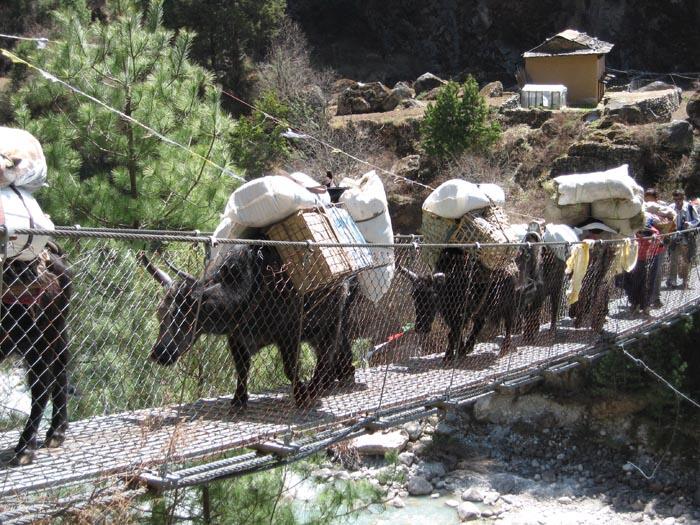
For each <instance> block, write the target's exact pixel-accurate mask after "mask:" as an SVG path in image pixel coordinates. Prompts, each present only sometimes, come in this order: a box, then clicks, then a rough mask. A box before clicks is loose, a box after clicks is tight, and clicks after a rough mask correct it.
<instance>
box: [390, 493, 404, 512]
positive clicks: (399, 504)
mask: <svg viewBox="0 0 700 525" xmlns="http://www.w3.org/2000/svg"><path fill="white" fill-rule="evenodd" d="M389 504H390V505H391V506H392V507H396V508H397V509H402V508H404V507H405V506H406V503H404V501H403V500H402V499H401V498H400V497H398V496H396V497H394V498H393V499H392V500H391V501H390V502H389Z"/></svg>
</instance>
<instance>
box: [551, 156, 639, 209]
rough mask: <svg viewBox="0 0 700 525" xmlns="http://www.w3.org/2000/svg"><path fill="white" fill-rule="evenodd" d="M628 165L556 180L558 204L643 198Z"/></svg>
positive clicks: (556, 178)
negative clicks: (630, 174)
mask: <svg viewBox="0 0 700 525" xmlns="http://www.w3.org/2000/svg"><path fill="white" fill-rule="evenodd" d="M628 171H629V170H628V166H627V164H623V165H622V166H618V167H617V168H614V169H611V170H607V171H601V172H596V173H582V174H576V175H561V176H559V177H555V178H554V184H555V188H556V190H557V204H559V205H568V204H579V203H585V202H589V203H590V202H595V201H600V200H606V199H628V200H633V199H634V198H635V197H641V196H642V195H643V194H644V190H643V189H642V187H641V186H639V184H637V183H636V182H635V181H634V179H633V178H632V177H630V176H629V173H628Z"/></svg>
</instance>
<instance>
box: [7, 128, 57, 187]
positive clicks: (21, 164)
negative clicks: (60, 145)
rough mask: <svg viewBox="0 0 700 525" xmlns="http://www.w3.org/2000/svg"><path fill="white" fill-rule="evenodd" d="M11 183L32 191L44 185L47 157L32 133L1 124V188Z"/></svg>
mask: <svg viewBox="0 0 700 525" xmlns="http://www.w3.org/2000/svg"><path fill="white" fill-rule="evenodd" d="M10 184H14V185H15V186H16V187H17V188H23V189H25V190H27V191H30V192H32V191H36V190H38V189H39V188H41V187H42V186H44V185H45V184H46V159H45V158H44V152H43V150H42V149H41V144H39V141H38V140H37V139H36V138H34V136H33V135H32V134H31V133H29V132H28V131H24V130H23V129H16V128H6V127H2V126H0V188H6V187H7V186H9V185H10Z"/></svg>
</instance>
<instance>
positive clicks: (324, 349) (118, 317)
mask: <svg viewBox="0 0 700 525" xmlns="http://www.w3.org/2000/svg"><path fill="white" fill-rule="evenodd" d="M29 232H30V231H29V230H27V232H25V233H29ZM691 235H694V234H677V235H675V236H672V237H668V239H669V241H670V242H665V243H658V245H657V248H656V249H655V250H651V251H649V250H646V251H645V252H644V256H643V258H640V259H639V260H638V262H637V265H636V266H635V267H634V269H632V270H631V271H629V272H624V271H623V270H622V268H623V267H624V265H625V261H626V260H629V259H630V258H633V257H634V256H633V253H632V252H635V250H636V246H635V243H633V242H630V241H598V242H590V243H588V242H587V243H579V244H542V243H530V244H504V245H498V246H493V245H454V244H453V245H427V244H422V243H421V242H420V239H419V238H415V237H401V238H397V240H396V243H395V244H393V245H376V244H375V245H357V244H352V243H346V244H337V243H336V244H331V243H321V244H319V243H311V242H296V243H294V242H284V241H279V242H275V241H271V240H240V241H233V240H232V241H224V242H220V243H218V244H213V243H212V240H211V238H209V237H207V236H203V235H201V234H199V233H197V232H186V233H175V232H171V233H168V232H147V233H141V232H135V231H101V230H88V231H86V230H82V231H81V230H69V229H63V230H59V231H57V232H55V233H54V234H53V237H54V239H56V245H50V246H49V247H47V249H46V250H45V251H43V252H42V253H41V254H38V257H37V258H36V259H34V260H32V261H5V264H4V266H3V279H2V356H3V357H8V359H4V361H3V362H2V364H0V367H1V368H0V388H2V391H0V396H1V399H0V425H1V428H0V430H1V431H2V432H1V433H0V441H1V444H0V450H1V451H2V465H1V466H0V515H2V517H3V519H4V521H10V520H11V519H20V517H21V516H32V515H33V516H41V515H42V513H46V512H48V511H49V510H48V509H52V510H51V512H55V510H56V509H60V508H65V509H76V508H79V507H81V506H83V507H84V505H85V501H86V500H90V501H92V502H93V503H95V504H99V503H100V502H101V501H105V502H110V504H112V503H114V502H116V503H114V504H115V505H116V504H118V503H119V501H121V500H120V497H121V496H120V494H121V491H120V487H125V486H130V487H131V488H134V487H136V486H139V482H143V483H148V484H150V485H151V486H155V487H158V488H165V489H168V488H174V487H177V486H188V485H197V484H199V483H201V482H206V481H211V480H214V479H218V478H220V477H225V476H226V475H230V473H231V472H233V471H235V469H237V468H238V469H239V470H243V469H244V467H242V466H241V465H243V463H245V462H247V463H246V464H247V465H248V467H246V468H249V467H250V465H253V467H251V468H252V469H253V470H254V469H255V461H258V460H256V457H258V458H259V457H260V456H255V455H254V454H242V452H241V450H242V449H244V448H246V447H253V448H256V447H257V448H258V449H259V450H262V451H265V452H267V453H272V452H274V453H275V454H277V455H278V456H285V455H291V456H293V455H294V454H304V453H311V452H313V451H314V450H316V449H318V448H319V446H318V444H319V443H320V444H321V446H323V445H324V443H325V444H327V443H331V442H334V441H337V440H338V439H339V436H340V437H347V436H350V435H352V434H353V433H356V432H359V431H360V430H362V429H363V428H366V427H367V426H370V424H371V423H375V424H376V423H377V422H378V421H380V420H382V419H389V420H391V418H392V417H397V418H398V417H404V416H405V417H408V418H410V417H411V413H412V412H411V411H412V410H414V411H415V413H420V411H421V410H424V407H426V406H431V404H432V405H433V406H434V404H435V403H439V402H443V403H444V402H449V401H450V400H459V399H462V398H464V397H466V396H470V395H474V394H475V393H477V392H479V391H485V390H488V389H492V388H493V386H494V385H495V384H497V383H502V382H503V381H507V380H514V379H516V378H517V377H518V376H521V375H523V374H526V373H530V372H531V371H532V370H533V369H535V370H542V369H544V368H547V367H551V366H554V365H557V364H559V363H563V362H566V361H567V360H571V359H572V358H573V357H574V356H577V355H580V354H583V353H586V352H589V351H591V349H592V348H594V347H596V345H598V347H599V346H600V345H601V344H606V343H609V342H611V341H613V340H614V339H616V338H618V339H619V338H621V337H624V336H626V335H628V334H632V333H636V332H640V331H644V330H647V329H648V328H649V327H650V326H652V325H654V324H657V323H660V322H663V321H666V320H667V319H669V318H670V317H673V316H675V315H677V314H678V312H681V311H683V310H684V309H686V308H689V307H691V306H694V305H695V303H696V301H697V298H698V291H697V288H696V286H697V284H698V279H697V276H696V272H695V271H694V253H693V248H694V247H693V242H692V240H693V237H692V236H691ZM688 240H690V242H688ZM5 242H13V240H12V239H8V238H7V237H6V238H5ZM380 251H381V253H382V257H378V256H377V253H378V252H380ZM435 255H437V257H436V256H435ZM377 261H383V263H382V264H378V263H377ZM386 261H392V263H390V264H387V263H386ZM567 261H568V263H569V266H570V268H569V271H567V270H566V265H567ZM671 267H672V268H671ZM628 269H629V268H628ZM691 269H693V271H691ZM671 270H672V271H673V272H675V273H676V274H677V275H672V276H670V277H673V278H674V279H676V276H677V277H679V278H680V281H679V282H678V286H671V287H668V286H663V284H664V282H665V281H666V280H667V278H668V277H669V271H671ZM669 284H671V285H673V284H674V283H672V282H671V283H669ZM11 356H15V357H14V359H13V358H12V357H11ZM25 371H26V372H25ZM25 378H26V380H25ZM342 429H345V434H342V432H343V430H342ZM324 440H326V441H324ZM203 465H213V466H211V467H203ZM86 491H87V494H88V495H87V496H86V495H85V494H86ZM135 494H139V492H136V493H135ZM22 519H24V518H22Z"/></svg>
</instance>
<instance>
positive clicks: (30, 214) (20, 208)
mask: <svg viewBox="0 0 700 525" xmlns="http://www.w3.org/2000/svg"><path fill="white" fill-rule="evenodd" d="M17 192H18V193H19V194H20V195H21V197H20V195H18V194H17V193H15V191H13V189H12V188H2V189H0V206H2V209H3V211H4V213H5V226H7V230H8V235H9V237H10V242H8V244H7V256H8V257H15V258H16V259H18V260H20V261H31V260H32V259H34V258H35V257H37V256H38V255H39V253H41V251H42V250H43V249H44V247H45V246H46V243H47V242H48V240H49V239H50V237H49V236H48V235H17V234H15V233H14V230H16V229H17V228H34V229H38V230H53V229H54V225H53V222H51V219H50V218H49V216H48V215H46V214H45V213H44V212H43V211H41V208H40V207H39V203H38V202H37V201H36V199H35V198H34V197H32V195H31V194H30V193H29V192H28V191H26V190H24V189H22V188H17ZM2 257H3V254H2V253H0V259H2Z"/></svg>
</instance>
